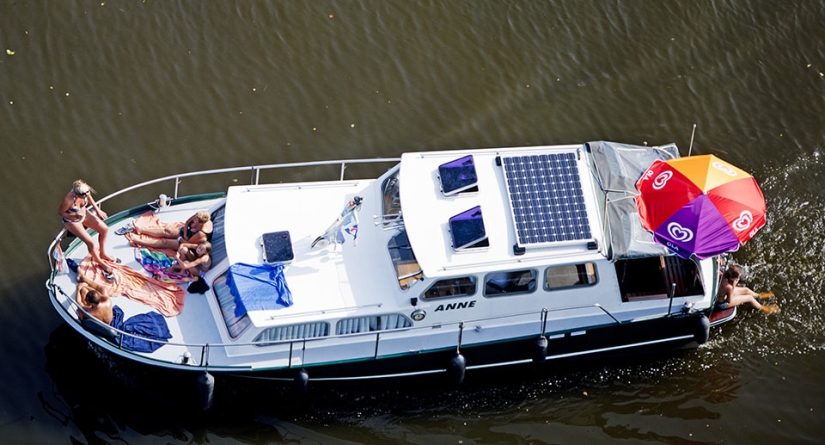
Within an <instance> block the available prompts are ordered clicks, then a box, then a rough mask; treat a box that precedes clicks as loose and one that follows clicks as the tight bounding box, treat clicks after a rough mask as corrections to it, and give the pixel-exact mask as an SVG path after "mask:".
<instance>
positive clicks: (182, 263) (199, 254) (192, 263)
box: [167, 241, 212, 277]
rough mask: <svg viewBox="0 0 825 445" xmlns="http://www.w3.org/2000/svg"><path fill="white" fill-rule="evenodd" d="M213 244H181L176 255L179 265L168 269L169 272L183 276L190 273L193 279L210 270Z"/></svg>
mask: <svg viewBox="0 0 825 445" xmlns="http://www.w3.org/2000/svg"><path fill="white" fill-rule="evenodd" d="M211 254H212V243H210V242H209V241H203V242H200V243H198V244H192V243H181V245H180V248H179V249H178V252H177V253H176V254H175V260H176V261H177V264H175V265H174V266H172V267H170V268H168V269H167V271H168V272H171V273H176V274H183V273H184V272H185V271H189V273H190V274H192V276H193V277H197V276H199V275H200V274H201V273H203V272H206V271H207V270H209V267H211V266H212V257H211V256H210V255H211Z"/></svg>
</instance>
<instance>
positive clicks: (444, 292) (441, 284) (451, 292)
mask: <svg viewBox="0 0 825 445" xmlns="http://www.w3.org/2000/svg"><path fill="white" fill-rule="evenodd" d="M475 293H476V279H475V277H459V278H447V279H446V280H439V281H436V282H435V283H433V285H432V286H430V288H429V289H427V290H426V291H425V292H424V295H423V297H424V299H425V300H433V299H437V298H452V297H467V296H470V295H474V294H475Z"/></svg>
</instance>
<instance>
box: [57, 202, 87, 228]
mask: <svg viewBox="0 0 825 445" xmlns="http://www.w3.org/2000/svg"><path fill="white" fill-rule="evenodd" d="M87 205H89V201H88V200H87V199H86V198H83V207H86V206H87ZM66 211H67V212H69V213H78V212H80V207H78V206H77V195H75V202H74V207H72V208H70V209H69V210H66ZM84 219H86V214H85V213H84V214H83V217H82V218H80V219H78V220H74V219H66V218H63V222H64V223H75V222H83V220H84Z"/></svg>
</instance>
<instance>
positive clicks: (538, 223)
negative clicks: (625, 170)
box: [502, 153, 592, 247]
mask: <svg viewBox="0 0 825 445" xmlns="http://www.w3.org/2000/svg"><path fill="white" fill-rule="evenodd" d="M502 165H503V167H504V179H505V181H506V183H507V193H508V195H509V198H510V209H511V211H512V216H513V223H514V225H515V228H516V236H517V239H518V245H519V246H522V247H524V246H537V245H544V244H547V245H552V244H553V243H559V242H565V241H579V240H589V239H592V234H591V232H590V222H589V220H588V217H587V208H586V207H585V203H584V193H583V192H582V184H581V178H580V177H579V170H578V166H577V165H576V154H575V153H554V154H540V155H524V156H509V157H502Z"/></svg>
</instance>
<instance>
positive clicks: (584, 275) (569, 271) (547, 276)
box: [544, 263, 598, 290]
mask: <svg viewBox="0 0 825 445" xmlns="http://www.w3.org/2000/svg"><path fill="white" fill-rule="evenodd" d="M597 279H598V277H597V276H596V265H595V264H593V263H582V264H566V265H563V266H551V267H548V268H547V270H545V271H544V289H545V290H557V289H565V288H570V287H575V286H592V285H594V284H596V281H597Z"/></svg>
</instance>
